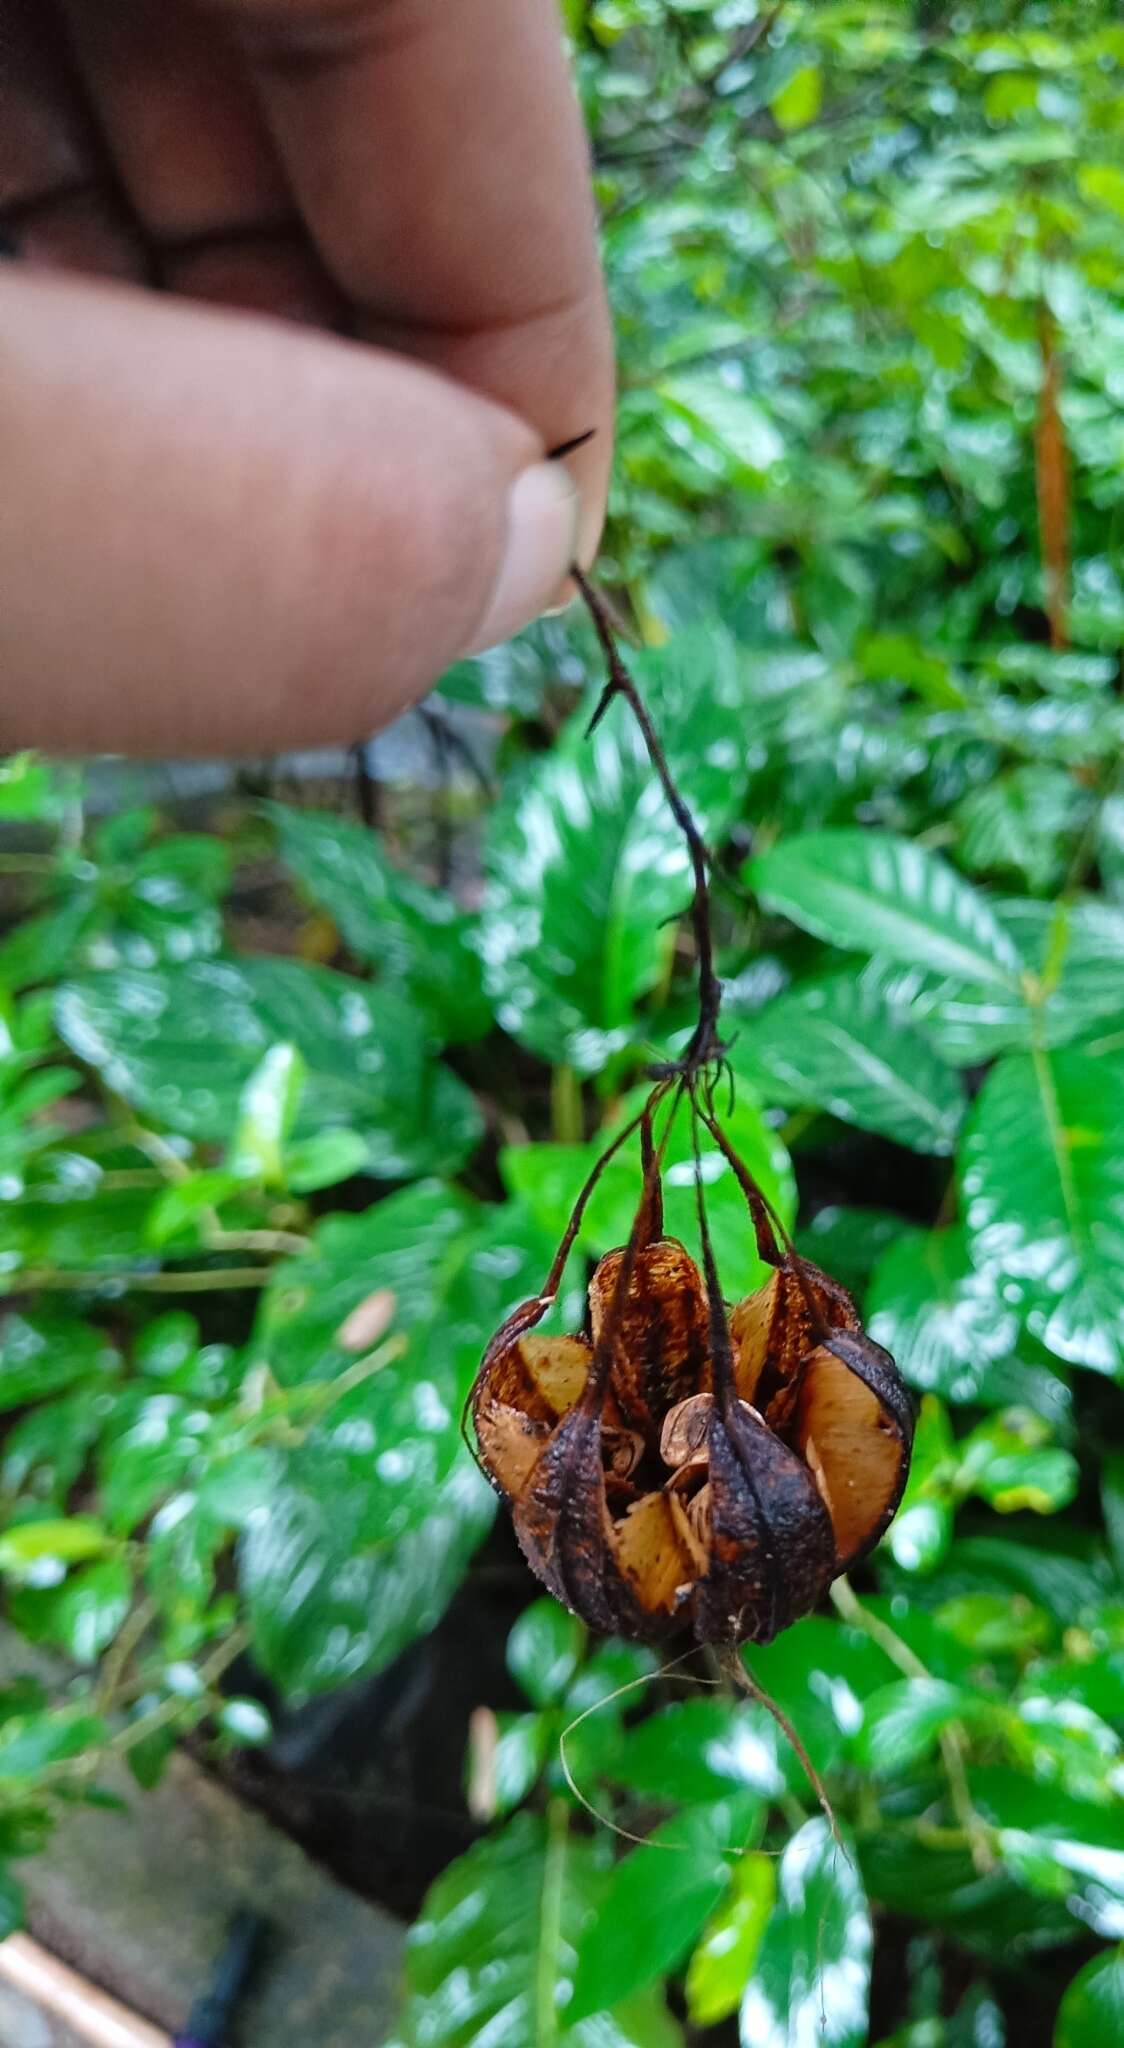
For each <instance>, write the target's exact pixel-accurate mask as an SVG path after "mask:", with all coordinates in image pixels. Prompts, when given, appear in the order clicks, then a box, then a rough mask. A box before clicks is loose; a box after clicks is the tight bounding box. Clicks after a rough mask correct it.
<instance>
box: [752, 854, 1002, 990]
mask: <svg viewBox="0 0 1124 2048" xmlns="http://www.w3.org/2000/svg"><path fill="white" fill-rule="evenodd" d="M746 879H747V880H748V881H749V883H750V884H751V886H752V887H753V889H755V890H756V892H757V894H758V895H759V896H760V897H761V900H762V902H763V903H765V904H766V905H767V906H768V908H769V909H770V910H776V911H780V912H781V913H782V914H783V915H784V916H785V917H789V918H791V919H792V921H793V923H794V924H798V925H801V926H803V928H804V929H805V930H806V931H810V932H814V933H815V934H816V936H817V937H818V938H821V939H829V940H830V941H831V942H832V944H833V945H836V946H852V947H856V948H858V949H861V950H862V951H865V952H870V953H878V954H881V955H883V956H884V957H885V958H887V959H890V960H898V961H902V962H904V963H906V964H907V965H910V964H917V965H919V966H921V967H925V968H928V969H930V970H936V971H938V972H941V973H945V974H950V975H956V976H958V977H959V978H960V979H961V980H964V981H969V982H972V983H975V984H979V985H981V986H983V987H985V988H986V987H991V986H994V987H997V988H1001V989H1009V988H1011V987H1012V986H1014V985H1016V983H1017V977H1018V971H1019V960H1018V955H1017V953H1016V952H1015V948H1014V946H1013V944H1012V942H1011V940H1010V939H1009V938H1008V937H1007V934H1006V933H1005V932H1004V930H1003V929H1002V927H1001V926H1000V924H999V923H998V920H997V919H996V918H995V916H994V914H993V912H992V910H991V907H990V905H989V904H988V902H987V900H986V898H985V897H983V896H982V895H980V894H979V893H978V892H977V891H976V890H975V889H973V888H972V886H971V884H970V883H969V882H965V881H963V880H962V879H961V878H960V876H959V875H957V873H956V872H955V870H954V869H953V868H950V867H949V866H948V865H947V864H946V863H945V862H944V861H943V860H941V859H940V858H939V857H938V856H937V855H936V854H933V853H929V852H927V851H926V849H925V848H924V847H921V846H917V845H914V844H913V843H911V842H910V841H909V840H907V839H900V838H896V837H895V836H894V835H893V834H892V833H889V832H863V831H848V830H838V831H832V832H806V833H802V834H799V835H796V836H794V837H792V838H789V839H785V840H782V841H781V843H780V845H779V846H776V847H774V848H773V849H772V851H771V852H769V853H764V854H758V855H757V856H756V857H755V858H754V859H753V860H751V861H750V862H749V864H748V867H747V869H746Z"/></svg>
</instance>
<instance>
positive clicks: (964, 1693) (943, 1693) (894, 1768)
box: [857, 1678, 1000, 1778]
mask: <svg viewBox="0 0 1124 2048" xmlns="http://www.w3.org/2000/svg"><path fill="white" fill-rule="evenodd" d="M999 1718H1000V1709H999V1707H998V1706H997V1703H996V1702H995V1701H993V1700H991V1699H989V1698H988V1697H987V1696H986V1695H985V1694H982V1693H972V1692H969V1691H968V1690H967V1688H966V1687H964V1686H959V1685H949V1684H948V1683H947V1682H946V1681H945V1680H943V1679H939V1678H899V1679H895V1681H894V1683H893V1684H892V1685H887V1686H885V1687H884V1688H883V1690H882V1691H881V1692H878V1693H875V1694H874V1697H873V1698H872V1699H869V1700H868V1701H867V1703H866V1710H865V1716H864V1720H863V1728H862V1734H861V1736H860V1737H859V1741H858V1745H857V1748H858V1756H859V1761H860V1762H861V1763H862V1764H863V1765H864V1767H865V1768H866V1769H867V1770H869V1771H873V1772H874V1773H875V1774H876V1775H878V1776H879V1777H883V1776H885V1777H888V1778H892V1777H895V1776H897V1775H898V1773H899V1772H902V1771H909V1770H912V1769H913V1768H914V1767H915V1766H916V1765H917V1764H920V1763H924V1762H926V1761H927V1760H928V1758H929V1757H930V1756H932V1754H933V1752H934V1751H935V1749H936V1747H937V1743H938V1741H939V1739H940V1736H941V1734H942V1733H943V1731H944V1730H945V1729H946V1728H947V1727H949V1725H950V1724H951V1723H952V1722H954V1721H956V1722H960V1723H962V1724H963V1725H964V1726H967V1727H972V1726H975V1725H977V1724H981V1723H982V1724H983V1725H984V1726H985V1727H986V1726H987V1725H988V1723H989V1721H992V1720H998V1719H999Z"/></svg>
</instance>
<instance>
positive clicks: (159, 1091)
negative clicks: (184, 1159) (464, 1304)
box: [57, 959, 480, 1178]
mask: <svg viewBox="0 0 1124 2048" xmlns="http://www.w3.org/2000/svg"><path fill="white" fill-rule="evenodd" d="M57 1015H58V1023H59V1029H60V1031H61V1033H62V1036H63V1037H64V1038H65V1039H66V1041H67V1043H68V1044H69V1045H70V1046H71V1047H72V1049H73V1050H74V1051H75V1052H77V1053H78V1054H79V1056H80V1057H81V1058H82V1059H85V1060H87V1061H88V1062H89V1063H90V1065H91V1066H94V1067H96V1068H97V1069H98V1071H99V1073H101V1075H102V1077H103V1079H104V1081H105V1083H106V1085H107V1086H108V1087H110V1088H112V1089H114V1090H115V1092H116V1093H118V1094H120V1095H123V1096H124V1097H125V1099H126V1101H128V1102H130V1103H131V1104H132V1105H133V1106H134V1108H136V1109H138V1110H140V1111H141V1112H142V1114H144V1115H146V1116H151V1117H153V1118H154V1119H155V1120H156V1121H157V1122H158V1123H160V1124H161V1125H163V1126H164V1127H165V1128H167V1129H170V1130H175V1131H182V1132H183V1133H184V1134H185V1135H186V1136H188V1137H193V1138H199V1139H204V1140H209V1141H211V1142H213V1143H220V1144H221V1143H225V1141H226V1139H227V1138H228V1137H229V1134H230V1131H231V1129H232V1128H233V1127H234V1125H235V1123H236V1121H237V1117H238V1114H239V1104H240V1101H241V1095H242V1090H243V1088H244V1087H245V1085H246V1083H247V1082H248V1081H249V1079H250V1076H251V1075H252V1074H253V1073H254V1070H255V1068H256V1067H257V1066H258V1063H259V1061H260V1060H261V1058H262V1057H263V1055H264V1054H265V1053H267V1052H268V1051H269V1049H270V1047H271V1046H273V1045H275V1044H277V1043H278V1042H281V1043H285V1044H288V1045H291V1046H293V1047H294V1048H295V1050H296V1051H297V1052H298V1053H299V1054H300V1056H301V1057H302V1058H303V1060H304V1062H305V1065H306V1068H307V1078H306V1084H305V1088H304V1092H303V1095H302V1097H301V1104H300V1110H299V1113H298V1117H297V1122H296V1126H295V1133H296V1135H297V1136H298V1137H310V1136H312V1135H314V1134H315V1133H318V1132H320V1131H322V1130H325V1129H333V1128H336V1127H338V1126H341V1125H342V1126H344V1127H346V1128H348V1129H352V1130H358V1131H359V1132H360V1133H361V1134H362V1136H363V1137H364V1139H365V1140H366V1143H367V1170H368V1172H371V1173H375V1174H379V1175H382V1176H385V1177H386V1178H400V1177H402V1176H404V1175H407V1174H411V1173H418V1172H424V1171H425V1169H426V1167H427V1166H430V1165H436V1164H439V1165H440V1166H441V1167H443V1168H449V1167H451V1166H453V1165H455V1164H457V1163H458V1162H459V1161H460V1159H462V1158H463V1157H464V1155H465V1153H466V1152H467V1151H468V1150H470V1149H471V1147H472V1145H473V1144H474V1143H475V1141H476V1138H477V1135H478V1133H479V1129H480V1118H479V1111H478V1110H477V1107H476V1104H475V1102H474V1100H473V1098H472V1097H471V1095H470V1094H469V1092H468V1090H467V1089H466V1088H465V1087H464V1085H463V1083H462V1082H460V1081H458V1080H457V1079H456V1077H455V1076H454V1075H453V1074H451V1073H449V1072H448V1071H447V1070H446V1069H445V1068H444V1067H442V1066H440V1065H438V1064H435V1063H434V1061H433V1058H432V1047H431V1046H430V1044H429V1043H428V1042H427V1036H426V1032H425V1030H424V1028H422V1026H421V1024H420V1020H419V1018H418V1016H417V1013H416V1012H415V1011H414V1010H413V1009H412V1008H411V1007H410V1005H409V1004H408V1003H406V1002H405V1001H404V1000H403V998H402V997H401V996H399V995H397V994H396V993H394V992H392V991H390V990H382V989H380V990H373V989H371V988H369V987H367V986H366V985H365V984H364V983H362V982H358V981H354V980H351V979H349V978H348V977H346V976H344V975H338V974H332V973H330V972H329V971H328V970H327V969H326V968H320V967H308V966H305V965H304V964H303V963H302V962H299V961H296V960H273V959H242V960H238V961H233V960H214V961H194V962H191V963H189V964H188V965H187V966H186V967H183V968H170V967H169V968H162V969H154V970H153V971H152V972H150V973H144V972H138V971H130V970H119V971H118V972H116V973H114V974H112V975H98V976H92V977H90V978H88V979H87V980H85V981H76V982H70V983H68V984H66V985H65V986H64V987H63V988H62V989H61V990H60V991H59V997H58V1005H57Z"/></svg>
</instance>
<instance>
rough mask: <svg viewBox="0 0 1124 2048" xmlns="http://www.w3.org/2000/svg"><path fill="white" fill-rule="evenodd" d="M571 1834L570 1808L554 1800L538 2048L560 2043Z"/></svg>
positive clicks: (546, 1866) (542, 1925) (538, 1973)
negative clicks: (561, 1951) (561, 1954)
mask: <svg viewBox="0 0 1124 2048" xmlns="http://www.w3.org/2000/svg"><path fill="white" fill-rule="evenodd" d="M569 1832H570V1809H569V1807H568V1806H567V1805H566V1802H565V1800H564V1799H552V1800H551V1802H550V1805H549V1806H548V1807H547V1810H546V1857H545V1860H544V1863H543V1874H542V1903H541V1908H540V1914H539V1952H538V1958H537V1967H536V1969H535V2036H534V2042H535V2048H554V2044H555V2042H556V2041H557V2039H558V1995H557V1994H558V1951H559V1949H560V1947H561V1945H562V1907H563V1902H564V1898H565V1887H566V1845H567V1841H568V1838H569Z"/></svg>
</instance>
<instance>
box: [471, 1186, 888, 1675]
mask: <svg viewBox="0 0 1124 2048" xmlns="http://www.w3.org/2000/svg"><path fill="white" fill-rule="evenodd" d="M652 1171H653V1168H652V1165H651V1162H650V1161H649V1162H648V1172H647V1173H646V1175H645V1190H644V1193H643V1195H642V1198H641V1202H640V1204H639V1207H638V1211H637V1217H636V1222H635V1224H634V1227H633V1232H632V1235H631V1236H630V1238H629V1242H628V1244H627V1245H625V1246H622V1247H621V1248H620V1249H619V1250H617V1251H614V1252H610V1253H608V1254H607V1255H606V1256H605V1257H604V1258H603V1259H602V1260H601V1261H600V1262H599V1264H598V1266H597V1268H596V1270H595V1272H594V1274H593V1277H592V1280H591V1282H590V1288H589V1301H590V1328H591V1332H592V1339H591V1341H589V1342H587V1341H586V1340H585V1339H584V1338H581V1337H539V1336H536V1335H534V1334H532V1330H531V1326H532V1325H533V1323H534V1322H535V1321H537V1320H538V1318H539V1317H540V1316H541V1315H542V1314H543V1313H544V1312H545V1309H546V1308H547V1306H548V1305H549V1300H550V1298H551V1297H549V1296H543V1297H542V1298H540V1300H539V1301H537V1302H529V1303H525V1304H524V1305H523V1307H522V1308H520V1309H517V1310H516V1311H515V1314H514V1315H513V1316H512V1317H510V1318H509V1319H508V1322H507V1323H506V1324H505V1325H504V1327H503V1329H502V1330H501V1331H500V1332H499V1333H498V1335H497V1337H496V1338H495V1340H494V1341H493V1343H492V1344H491V1345H490V1346H489V1349H488V1353H487V1355H486V1357H485V1360H484V1364H483V1366H482V1368H481V1372H480V1375H479V1377H478V1379H477V1383H476V1386H475V1388H474V1391H473V1413H474V1418H475V1423H476V1433H477V1441H478V1444H479V1449H480V1456H481V1461H482V1463H483V1465H484V1468H485V1470H486V1471H487V1473H488V1475H489V1477H490V1478H491V1480H492V1482H493V1484H494V1485H495V1486H496V1488H497V1490H498V1491H499V1492H500V1493H502V1494H503V1495H504V1497H505V1498H506V1499H507V1500H508V1502H509V1503H510V1506H511V1510H512V1516H513V1519H514V1523H515V1529H516V1534H517V1536H518V1538H519V1542H520V1544H521V1546H522V1549H523V1552H524V1555H525V1556H526V1558H527V1560H528V1562H529V1564H530V1565H531V1567H532V1569H533V1570H534V1571H535V1572H536V1573H537V1575H538V1576H539V1578H540V1579H542V1581H543V1583H544V1584H545V1585H546V1586H547V1587H548V1588H549V1589H550V1591H551V1592H553V1593H554V1594H555V1595H556V1596H557V1598H559V1599H561V1600H563V1601H564V1602H565V1603H566V1605H567V1606H569V1607H572V1608H573V1609H574V1611H575V1612H576V1613H578V1614H580V1615H581V1616H582V1618H583V1619H584V1620H585V1621H586V1622H588V1623H589V1625H590V1626H591V1627H593V1628H595V1629H599V1630H610V1629H611V1630H613V1631H615V1632H617V1633H620V1634H624V1635H627V1636H632V1637H636V1638H639V1639H641V1640H651V1641H654V1640H659V1639H660V1638H662V1637H665V1636H668V1635H671V1634H674V1633H676V1632H678V1631H680V1630H685V1629H688V1628H689V1629H690V1630H691V1631H692V1632H693V1634H694V1635H695V1636H696V1638H697V1639H698V1640H699V1641H700V1642H705V1643H713V1644H732V1643H739V1642H745V1641H753V1642H767V1641H769V1640H770V1639H771V1638H772V1637H773V1636H774V1635H776V1634H777V1632H778V1630H780V1629H782V1628H785V1627H787V1626H788V1625H789V1624H790V1623H791V1622H793V1621H795V1620H797V1619H798V1618H799V1617H800V1616H801V1615H803V1614H806V1613H808V1612H809V1611H810V1610H811V1609H812V1608H813V1607H814V1606H815V1605H816V1604H817V1602H818V1601H819V1600H820V1599H821V1598H822V1596H823V1594H824V1592H825V1591H826V1589H827V1587H828V1585H829V1584H830V1582H831V1580H832V1579H833V1578H834V1577H836V1576H837V1575H838V1573H840V1572H841V1571H844V1570H846V1569H847V1567H848V1565H850V1564H851V1563H853V1562H854V1561H855V1559H856V1558H858V1557H861V1556H862V1555H864V1554H865V1552H866V1551H867V1550H868V1549H869V1548H871V1547H872V1545H873V1544H874V1543H875V1542H877V1540H878V1537H879V1536H880V1535H881V1533H882V1530H883V1529H884V1528H885V1526H886V1524H887V1522H888V1521H889V1519H890V1517H891V1515H892V1514H893V1512H894V1509H895V1507H896V1505H897V1503H898V1501H899V1500H900V1498H901V1493H902V1489H903V1487H904V1485H905V1479H906V1473H907V1470H908V1461H909V1447H910V1441H911V1437H912V1416H911V1411H910V1406H909V1400H908V1396H907V1395H906V1393H905V1389H904V1387H903V1386H902V1383H901V1381H900V1379H899V1378H898V1375H897V1371H896V1369H895V1367H894V1364H893V1361H892V1360H891V1359H890V1358H889V1356H888V1354H887V1353H886V1352H884V1351H882V1350H880V1348H879V1347H878V1346H877V1345H875V1344H872V1343H871V1342H870V1340H869V1339H868V1338H867V1337H865V1336H864V1335H863V1333H862V1330H861V1327H860V1323H859V1317H858V1313H857V1311H856V1309H855V1306H854V1303H853V1302H852V1301H851V1299H850V1296H849V1295H847V1294H846V1292H845V1291H844V1289H843V1288H841V1287H840V1286H839V1285H838V1284H837V1282H835V1281H834V1280H832V1279H831V1278H830V1276H829V1275H828V1274H826V1273H822V1272H821V1271H820V1270H819V1269H818V1268H817V1267H815V1266H812V1265H810V1264H809V1263H807V1262H805V1261H802V1260H799V1259H797V1258H796V1256H795V1254H789V1255H788V1256H786V1257H785V1258H784V1259H783V1260H780V1254H779V1253H778V1254H777V1257H778V1260H780V1263H779V1264H778V1268H777V1270H776V1271H775V1272H774V1273H773V1274H772V1275H771V1276H770V1279H769V1280H768V1282H767V1283H766V1285H765V1286H764V1287H762V1288H761V1289H759V1290H758V1291H757V1292H756V1293H755V1294H753V1295H750V1296H748V1297H747V1298H746V1300H744V1301H742V1302H739V1303H738V1304H737V1306H736V1307H735V1308H734V1309H733V1310H732V1311H728V1310H727V1308H726V1306H725V1304H724V1303H723V1301H722V1299H721V1296H720V1293H719V1290H718V1282H717V1276H716V1273H715V1271H714V1262H713V1254H712V1252H711V1250H710V1245H709V1236H708V1234H707V1233H706V1231H705V1222H704V1225H703V1228H704V1263H705V1265H706V1267H707V1279H706V1280H704V1277H703V1274H702V1273H701V1272H700V1271H699V1268H698V1266H697V1265H696V1263H695V1261H694V1260H693V1259H692V1258H691V1256H690V1254H689V1253H688V1252H687V1251H686V1250H685V1248H684V1246H683V1245H681V1244H680V1243H679V1242H678V1241H677V1240H675V1239H673V1238H666V1237H663V1236H662V1235H660V1236H653V1235H652V1232H653V1230H654V1229H657V1228H660V1227H661V1225H662V1217H661V1215H660V1210H659V1204H658V1202H657V1201H656V1200H655V1199H654V1198H653V1195H652V1191H651V1186H650V1179H651V1174H652ZM762 1404H765V1405H764V1408H763V1406H762Z"/></svg>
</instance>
